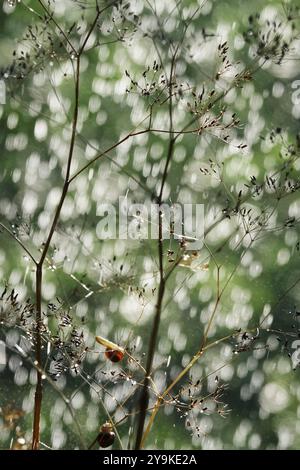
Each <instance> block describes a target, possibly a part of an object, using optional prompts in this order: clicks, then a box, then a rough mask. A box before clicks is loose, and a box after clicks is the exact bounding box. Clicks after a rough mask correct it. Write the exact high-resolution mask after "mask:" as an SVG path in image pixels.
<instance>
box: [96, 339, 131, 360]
mask: <svg viewBox="0 0 300 470" xmlns="http://www.w3.org/2000/svg"><path fill="white" fill-rule="evenodd" d="M96 341H97V343H99V344H101V345H102V346H105V348H106V350H105V356H106V357H107V359H109V360H110V361H111V362H120V361H121V360H122V359H123V357H124V355H125V349H124V348H122V347H121V346H118V345H117V344H115V343H113V342H112V341H109V340H108V339H105V338H102V336H96Z"/></svg>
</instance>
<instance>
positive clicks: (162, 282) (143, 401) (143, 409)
mask: <svg viewBox="0 0 300 470" xmlns="http://www.w3.org/2000/svg"><path fill="white" fill-rule="evenodd" d="M178 47H179V46H178ZM178 47H177V48H176V51H175V53H174V55H173V58H172V62H171V68H170V77H169V97H170V98H169V135H170V140H169V146H168V152H167V157H166V163H165V166H164V170H163V175H162V180H161V185H160V191H159V194H158V197H157V202H158V206H159V208H160V206H161V204H162V201H163V191H164V187H165V183H166V180H167V177H168V169H169V166H170V162H171V159H172V156H173V153H174V144H175V139H174V132H173V79H174V78H173V75H174V72H175V64H176V55H177V52H178ZM162 217H163V214H162V211H161V210H159V214H158V263H159V288H158V295H157V302H156V307H155V315H154V320H153V324H152V329H151V334H150V341H149V346H148V354H147V364H146V373H145V378H144V383H143V388H142V392H141V397H140V402H139V411H140V413H139V417H138V425H137V433H136V442H135V449H140V448H141V442H142V437H143V432H144V426H145V420H146V413H147V409H148V406H149V383H150V378H151V373H152V365H153V359H154V354H155V349H156V344H157V337H158V331H159V325H160V319H161V313H162V305H163V299H164V294H165V288H166V282H167V278H166V277H165V275H164V267H163V219H162Z"/></svg>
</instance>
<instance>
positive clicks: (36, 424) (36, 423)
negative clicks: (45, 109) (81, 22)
mask: <svg viewBox="0 0 300 470" xmlns="http://www.w3.org/2000/svg"><path fill="white" fill-rule="evenodd" d="M79 77H80V56H79V55H78V56H77V63H76V71H75V102H74V112H73V120H72V134H71V141H70V147H69V154H68V161H67V170H66V175H65V180H64V185H63V188H62V193H61V197H60V200H59V203H58V205H57V208H56V210H55V214H54V218H53V221H52V224H51V227H50V230H49V233H48V237H47V239H46V242H45V244H44V247H43V251H42V254H41V257H40V260H39V262H38V263H37V268H36V333H35V343H36V349H35V362H36V367H37V383H36V388H35V398H34V412H33V432H32V449H33V450H38V449H39V444H40V421H41V409H42V399H43V387H42V373H41V370H42V368H43V366H42V338H41V326H42V280H43V265H44V261H45V258H46V256H47V253H48V250H49V247H50V243H51V240H52V237H53V234H54V232H55V229H56V226H57V223H58V220H59V216H60V213H61V209H62V206H63V203H64V201H65V198H66V195H67V193H68V189H69V184H70V171H71V163H72V158H73V154H74V146H75V139H76V128H77V120H78V109H79Z"/></svg>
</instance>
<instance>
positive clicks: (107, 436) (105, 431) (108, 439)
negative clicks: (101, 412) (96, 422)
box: [97, 422, 116, 449]
mask: <svg viewBox="0 0 300 470" xmlns="http://www.w3.org/2000/svg"><path fill="white" fill-rule="evenodd" d="M115 437H116V434H115V433H114V431H113V427H112V425H111V423H109V422H106V423H104V424H103V425H102V426H101V428H100V432H99V434H98V437H97V441H98V444H99V446H100V447H102V448H103V449H105V448H106V447H110V446H111V445H113V443H114V441H115Z"/></svg>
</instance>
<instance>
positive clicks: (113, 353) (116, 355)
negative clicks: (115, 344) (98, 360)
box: [105, 348, 124, 362]
mask: <svg viewBox="0 0 300 470" xmlns="http://www.w3.org/2000/svg"><path fill="white" fill-rule="evenodd" d="M105 356H106V357H107V359H109V360H110V361H111V362H120V361H122V359H123V357H124V352H123V351H121V350H120V349H115V350H114V349H110V348H106V351H105Z"/></svg>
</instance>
